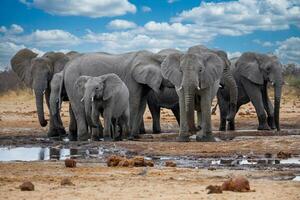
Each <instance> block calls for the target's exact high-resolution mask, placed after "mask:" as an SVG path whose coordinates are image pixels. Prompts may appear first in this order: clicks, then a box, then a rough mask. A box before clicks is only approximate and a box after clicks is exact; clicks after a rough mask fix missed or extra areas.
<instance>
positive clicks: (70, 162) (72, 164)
mask: <svg viewBox="0 0 300 200" xmlns="http://www.w3.org/2000/svg"><path fill="white" fill-rule="evenodd" d="M65 166H66V167H70V168H74V167H76V161H75V160H74V159H71V158H68V159H66V160H65Z"/></svg>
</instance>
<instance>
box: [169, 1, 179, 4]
mask: <svg viewBox="0 0 300 200" xmlns="http://www.w3.org/2000/svg"><path fill="white" fill-rule="evenodd" d="M176 1H179V0H168V3H170V4H171V3H175V2H176Z"/></svg>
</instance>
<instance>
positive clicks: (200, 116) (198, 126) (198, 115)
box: [196, 111, 202, 131]
mask: <svg viewBox="0 0 300 200" xmlns="http://www.w3.org/2000/svg"><path fill="white" fill-rule="evenodd" d="M196 128H197V131H200V130H201V129H202V115H201V112H200V111H197V127H196Z"/></svg>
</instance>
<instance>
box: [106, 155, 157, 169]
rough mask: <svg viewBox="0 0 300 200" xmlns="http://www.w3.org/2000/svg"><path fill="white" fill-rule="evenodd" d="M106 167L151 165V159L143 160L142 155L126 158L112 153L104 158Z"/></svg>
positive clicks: (152, 164)
mask: <svg viewBox="0 0 300 200" xmlns="http://www.w3.org/2000/svg"><path fill="white" fill-rule="evenodd" d="M106 163H107V166H108V167H147V166H149V167H153V166H154V163H153V161H152V160H145V158H144V157H143V156H135V157H133V158H126V157H121V156H117V155H112V156H110V157H108V159H107V160H106Z"/></svg>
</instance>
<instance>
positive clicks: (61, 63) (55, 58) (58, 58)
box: [43, 52, 69, 73]
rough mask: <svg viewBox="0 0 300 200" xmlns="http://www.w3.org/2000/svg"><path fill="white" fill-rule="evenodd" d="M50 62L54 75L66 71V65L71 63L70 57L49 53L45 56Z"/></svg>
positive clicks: (58, 53)
mask: <svg viewBox="0 0 300 200" xmlns="http://www.w3.org/2000/svg"><path fill="white" fill-rule="evenodd" d="M43 57H46V58H48V59H49V60H50V63H51V69H50V70H51V71H52V72H53V73H57V72H60V71H62V70H63V69H64V67H65V65H66V64H67V62H68V61H69V58H68V56H66V55H65V54H64V53H61V52H47V53H46V54H44V55H43Z"/></svg>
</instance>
